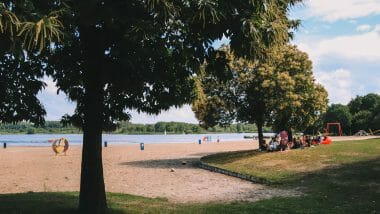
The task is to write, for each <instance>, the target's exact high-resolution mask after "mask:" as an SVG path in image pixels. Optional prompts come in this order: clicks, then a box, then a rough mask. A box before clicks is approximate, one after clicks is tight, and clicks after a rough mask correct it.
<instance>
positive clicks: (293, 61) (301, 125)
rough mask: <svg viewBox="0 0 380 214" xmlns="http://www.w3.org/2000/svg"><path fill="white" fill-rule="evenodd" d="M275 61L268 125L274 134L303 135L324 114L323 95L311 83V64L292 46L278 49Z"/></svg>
mask: <svg viewBox="0 0 380 214" xmlns="http://www.w3.org/2000/svg"><path fill="white" fill-rule="evenodd" d="M275 56H278V57H276V66H275V70H276V71H275V74H276V75H278V76H277V77H276V84H275V85H276V86H275V92H276V96H275V100H274V102H273V103H274V105H275V106H274V108H273V111H272V112H271V116H270V119H271V121H270V124H272V126H273V128H274V130H275V131H277V132H278V131H281V130H287V131H288V133H289V139H292V130H296V131H301V132H303V131H305V130H306V128H307V127H309V126H310V125H312V124H314V123H315V122H316V121H317V120H318V118H319V117H320V116H321V115H322V114H323V113H324V112H326V110H327V102H328V100H327V96H328V94H327V91H326V90H325V89H324V87H323V86H322V85H321V84H318V83H316V82H315V79H314V76H313V68H312V62H311V61H310V60H309V57H308V55H307V53H305V52H302V51H300V50H298V49H297V47H296V46H292V45H287V46H284V47H283V48H281V50H280V51H279V53H277V54H276V55H275Z"/></svg>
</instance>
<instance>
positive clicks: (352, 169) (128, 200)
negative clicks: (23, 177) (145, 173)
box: [0, 140, 380, 214]
mask: <svg viewBox="0 0 380 214" xmlns="http://www.w3.org/2000/svg"><path fill="white" fill-rule="evenodd" d="M203 161H206V162H208V163H210V164H214V165H216V166H218V167H225V168H227V167H228V168H229V169H230V170H233V171H237V172H241V173H252V175H255V176H261V177H262V178H265V179H267V180H268V181H271V182H273V183H275V184H276V185H275V186H276V187H277V188H296V187H297V188H300V189H302V190H303V192H304V193H305V194H304V195H303V196H300V197H278V198H272V199H267V200H261V201H257V202H245V203H244V202H239V203H205V204H176V203H171V202H169V201H168V200H166V199H163V198H145V197H140V196H132V195H127V194H115V193H108V194H107V199H108V205H109V208H110V209H109V213H116V214H119V213H239V214H240V213H342V214H343V213H370V214H371V213H372V214H375V213H379V211H380V207H379V203H380V184H379V181H380V140H367V141H357V142H342V143H334V144H333V145H330V146H324V147H322V146H320V147H316V148H310V149H305V150H302V151H301V150H300V151H290V152H287V153H256V152H253V151H249V152H234V153H224V154H217V155H212V156H209V157H206V158H204V159H203ZM282 161H286V164H284V163H283V162H282ZM273 163H274V164H273ZM300 163H302V167H301V165H299V164H300ZM263 165H264V166H263ZM259 166H260V167H259ZM292 166H293V167H294V166H296V168H297V169H294V168H293V167H292ZM263 171H264V172H263ZM77 206H78V193H76V192H61V193H53V192H50V193H49V192H42V193H33V192H29V193H19V194H3V195H0V213H7V214H8V213H9V214H13V213H28V214H29V213H31V214H33V213H39V214H40V213H41V214H43V213H59V214H61V213H62V214H65V213H76V212H77V211H76V207H77Z"/></svg>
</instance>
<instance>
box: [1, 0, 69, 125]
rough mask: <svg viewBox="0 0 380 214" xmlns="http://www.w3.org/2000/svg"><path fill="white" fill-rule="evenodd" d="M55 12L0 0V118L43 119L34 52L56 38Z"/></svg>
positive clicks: (40, 121) (58, 34) (28, 3)
mask: <svg viewBox="0 0 380 214" xmlns="http://www.w3.org/2000/svg"><path fill="white" fill-rule="evenodd" d="M58 13H59V12H58V11H52V12H50V13H49V14H44V13H38V12H37V11H35V10H34V8H33V7H32V3H31V1H27V0H25V1H12V0H8V1H3V2H1V3H0V97H1V98H0V122H5V123H11V122H19V121H23V120H26V121H30V122H32V123H34V124H35V125H42V124H43V123H44V115H45V114H46V112H45V110H44V108H43V106H42V105H41V103H40V102H39V100H38V99H37V97H36V96H37V93H38V92H39V91H40V90H41V89H42V88H43V87H45V84H44V83H43V82H42V81H41V78H42V77H43V75H44V73H43V63H42V61H41V60H40V59H39V58H38V57H37V55H38V53H39V52H41V51H42V50H43V49H44V48H45V47H46V42H47V41H48V42H53V41H59V40H60V37H61V35H62V32H61V31H60V29H61V24H60V22H59V20H58V15H57V14H58ZM26 51H28V52H26Z"/></svg>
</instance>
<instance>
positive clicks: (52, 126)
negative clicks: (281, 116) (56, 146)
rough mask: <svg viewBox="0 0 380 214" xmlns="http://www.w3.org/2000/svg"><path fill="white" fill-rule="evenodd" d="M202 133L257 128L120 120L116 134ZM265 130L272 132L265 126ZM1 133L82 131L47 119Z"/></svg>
mask: <svg viewBox="0 0 380 214" xmlns="http://www.w3.org/2000/svg"><path fill="white" fill-rule="evenodd" d="M165 131H166V133H167V134H202V133H252V132H257V128H256V126H255V125H252V124H240V123H238V124H232V125H230V126H227V127H220V126H215V127H213V128H209V129H207V130H206V129H203V128H201V127H200V126H199V125H198V124H191V123H181V122H158V123H155V124H133V123H131V122H120V124H119V127H118V128H117V129H116V130H115V131H114V132H112V133H114V134H164V133H165ZM264 131H265V132H272V130H271V129H269V128H265V129H264ZM0 133H1V134H49V133H54V134H80V133H82V131H81V130H80V129H78V128H76V127H74V126H63V125H62V124H61V123H60V122H59V121H46V122H45V125H44V126H43V127H34V126H33V124H30V123H26V122H21V123H16V124H0Z"/></svg>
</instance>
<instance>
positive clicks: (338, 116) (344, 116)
mask: <svg viewBox="0 0 380 214" xmlns="http://www.w3.org/2000/svg"><path fill="white" fill-rule="evenodd" d="M325 122H326V123H336V122H339V123H340V124H341V126H342V129H343V133H345V134H346V135H349V134H350V131H351V130H350V128H351V124H352V115H351V113H350V109H349V108H348V106H345V105H342V104H332V105H331V106H330V107H329V108H328V110H327V112H326V115H325ZM330 132H334V133H338V130H336V131H330Z"/></svg>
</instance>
